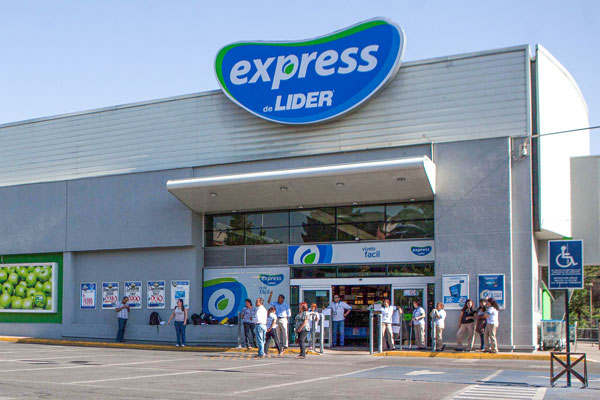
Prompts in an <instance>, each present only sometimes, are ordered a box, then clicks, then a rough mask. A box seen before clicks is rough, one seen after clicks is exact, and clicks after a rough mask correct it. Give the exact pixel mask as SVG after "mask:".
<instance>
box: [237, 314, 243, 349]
mask: <svg viewBox="0 0 600 400" xmlns="http://www.w3.org/2000/svg"><path fill="white" fill-rule="evenodd" d="M237 317H238V324H237V325H238V326H237V328H238V330H237V331H238V332H237V334H238V335H237V336H238V349H240V348H242V325H243V324H244V323H243V322H242V313H241V312H238V315H237Z"/></svg>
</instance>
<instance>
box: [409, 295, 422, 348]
mask: <svg viewBox="0 0 600 400" xmlns="http://www.w3.org/2000/svg"><path fill="white" fill-rule="evenodd" d="M413 307H414V310H413V316H412V320H411V321H410V324H411V325H412V327H413V328H414V330H415V339H416V340H417V349H424V348H425V310H424V309H423V307H421V301H420V300H415V301H414V302H413Z"/></svg>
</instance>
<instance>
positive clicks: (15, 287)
mask: <svg viewBox="0 0 600 400" xmlns="http://www.w3.org/2000/svg"><path fill="white" fill-rule="evenodd" d="M54 272H55V271H54V268H53V266H52V265H49V264H42V265H40V264H35V265H27V264H25V265H15V264H9V265H6V264H4V265H2V264H0V312H7V311H13V310H14V311H20V312H27V311H29V312H48V311H51V310H52V296H53V291H54V287H53V285H54V283H53V279H52V278H53V274H54Z"/></svg>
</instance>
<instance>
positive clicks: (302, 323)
mask: <svg viewBox="0 0 600 400" xmlns="http://www.w3.org/2000/svg"><path fill="white" fill-rule="evenodd" d="M308 320H309V316H308V305H307V304H306V303H305V302H302V303H300V312H299V313H298V315H296V319H295V321H294V322H295V328H296V335H297V337H298V344H299V345H300V354H299V355H298V357H296V358H305V357H306V335H308Z"/></svg>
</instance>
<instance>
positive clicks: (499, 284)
mask: <svg viewBox="0 0 600 400" xmlns="http://www.w3.org/2000/svg"><path fill="white" fill-rule="evenodd" d="M477 293H478V294H479V299H488V298H490V297H491V298H493V299H494V300H496V302H497V303H498V305H499V306H500V309H501V310H504V274H481V275H477Z"/></svg>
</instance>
